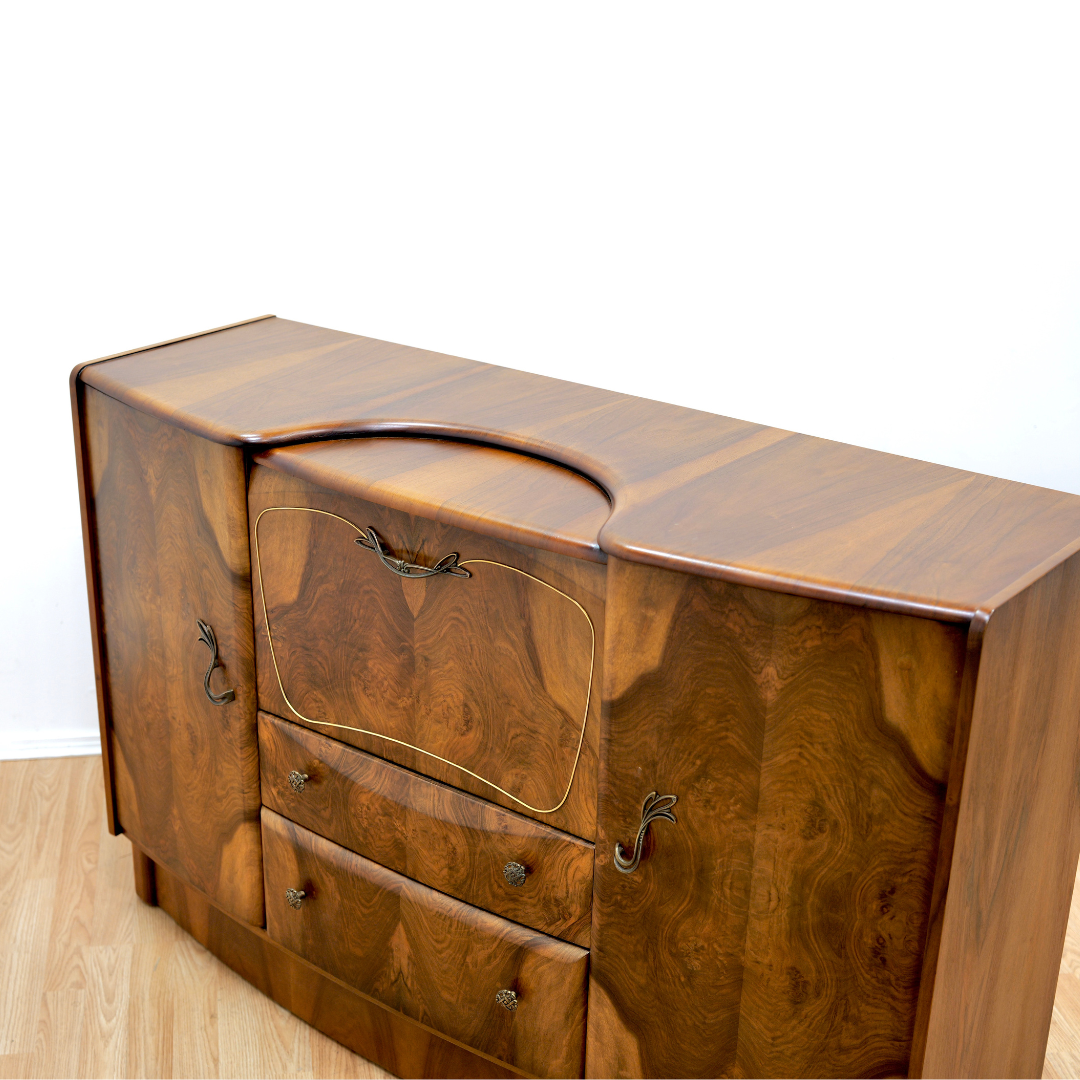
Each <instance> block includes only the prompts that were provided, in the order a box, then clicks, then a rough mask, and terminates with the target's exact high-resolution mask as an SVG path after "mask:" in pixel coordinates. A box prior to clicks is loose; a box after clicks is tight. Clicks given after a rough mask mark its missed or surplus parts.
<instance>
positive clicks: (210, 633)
mask: <svg viewBox="0 0 1080 1080" xmlns="http://www.w3.org/2000/svg"><path fill="white" fill-rule="evenodd" d="M195 625H196V626H197V627H198V628H199V640H200V641H201V642H202V643H203V644H204V645H205V646H206V647H207V648H208V649H209V650H210V666H209V667H208V668H207V669H206V674H205V675H204V676H203V689H204V690H205V691H206V696H207V697H208V698H209V699H210V700H211V701H212V702H213V703H214V704H215V705H228V703H229V702H230V701H235V700H236V692H235V691H233V690H226V691H225V692H224V693H222V694H215V693H214V691H213V690H211V689H210V676H211V675H212V674H213V671H214V668H216V667H224V666H225V665H224V664H223V663H222V662H221V661H220V660H219V659H218V654H217V638H216V637H215V636H214V630H213V627H211V626H210V624H209V623H204V622H203V621H202V619H196V620H195Z"/></svg>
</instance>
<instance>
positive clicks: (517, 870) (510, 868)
mask: <svg viewBox="0 0 1080 1080" xmlns="http://www.w3.org/2000/svg"><path fill="white" fill-rule="evenodd" d="M528 872H529V871H528V870H526V869H525V867H524V866H522V865H521V863H519V862H508V863H507V864H506V865H505V866H504V867H503V877H504V878H506V881H507V883H508V884H510V885H513V886H514V887H515V888H519V887H520V886H522V885H524V884H525V875H526V874H527V873H528Z"/></svg>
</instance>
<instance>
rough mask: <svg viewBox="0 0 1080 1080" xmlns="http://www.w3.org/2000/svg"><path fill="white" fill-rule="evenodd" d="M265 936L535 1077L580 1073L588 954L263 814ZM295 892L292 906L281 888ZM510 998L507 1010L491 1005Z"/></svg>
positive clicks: (351, 983) (583, 1042)
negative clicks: (513, 997)
mask: <svg viewBox="0 0 1080 1080" xmlns="http://www.w3.org/2000/svg"><path fill="white" fill-rule="evenodd" d="M262 819H263V842H264V844H265V855H266V888H267V904H266V911H267V932H268V933H269V934H270V936H271V938H273V939H274V940H275V941H278V942H280V943H281V944H282V945H284V946H285V947H286V948H288V949H290V950H291V951H293V952H295V953H298V954H299V955H300V956H303V957H304V958H305V959H307V960H310V961H311V962H312V963H314V964H316V965H317V966H318V967H320V968H322V969H323V970H324V971H328V972H330V973H331V974H332V975H336V976H337V977H338V978H340V979H343V980H344V981H345V982H347V983H349V984H350V985H352V986H355V987H356V988H357V989H359V990H362V991H363V992H364V993H366V994H370V995H371V996H373V997H375V998H377V999H378V1000H380V1001H382V1002H383V1003H384V1004H386V1005H390V1006H392V1007H394V1008H397V1009H400V1010H401V1011H402V1012H403V1013H404V1014H405V1015H406V1016H408V1017H411V1018H412V1019H414V1020H418V1021H420V1022H422V1023H425V1024H428V1025H430V1026H431V1027H433V1028H434V1029H435V1030H436V1031H441V1032H444V1033H445V1034H447V1035H449V1036H450V1037H451V1038H454V1039H457V1040H459V1041H461V1042H463V1043H464V1044H465V1045H467V1046H472V1047H476V1048H477V1049H478V1050H482V1051H483V1052H484V1053H487V1054H491V1055H493V1056H494V1057H496V1058H499V1059H500V1060H503V1061H506V1062H508V1063H509V1064H510V1065H513V1066H515V1067H517V1068H518V1069H521V1070H523V1071H525V1072H529V1073H533V1074H535V1075H538V1076H580V1075H581V1066H582V1057H583V1054H584V1048H585V1047H584V1044H585V996H586V976H587V972H588V964H589V954H588V953H587V952H586V951H585V950H584V949H579V948H577V947H576V946H574V945H569V944H567V943H566V942H564V941H557V940H556V939H555V938H550V937H547V936H546V935H544V934H540V933H537V932H536V931H533V930H527V929H525V927H522V926H518V925H517V924H516V923H512V922H509V921H508V920H506V919H500V918H499V917H498V916H497V915H491V914H489V913H488V912H486V911H479V910H478V909H476V908H473V907H470V906H469V905H467V904H463V903H461V902H460V901H458V900H453V899H451V898H450V897H448V896H444V895H443V894H442V893H439V892H436V891H435V890H434V889H429V888H427V887H426V886H424V885H419V884H417V883H416V882H415V881H411V880H410V879H409V878H406V877H402V876H401V875H400V874H395V873H393V872H392V871H390V870H387V869H385V868H384V867H381V866H379V865H378V864H377V863H373V862H371V861H370V860H368V859H364V858H361V857H360V856H359V855H354V854H353V853H352V852H350V851H346V850H345V848H342V847H339V846H338V845H337V844H332V843H331V842H330V841H329V840H323V839H322V838H321V837H318V836H316V835H315V834H314V833H311V832H308V831H307V830H306V829H303V828H301V827H300V826H299V825H294V824H292V823H291V822H289V821H287V820H286V819H285V818H282V817H279V816H278V815H277V814H275V813H274V812H273V811H271V810H266V809H264V810H263V814H262ZM288 888H293V889H296V890H303V891H304V893H305V894H306V895H305V896H304V898H303V899H302V901H301V906H300V908H299V909H294V908H293V907H291V906H290V905H289V904H288V903H287V902H286V897H285V892H286V889H288ZM500 990H510V991H513V992H514V993H516V994H517V997H518V1005H517V1008H516V1009H515V1010H513V1011H511V1010H509V1009H505V1008H503V1006H502V1005H500V1004H498V1002H497V1001H496V994H497V993H498V992H499V991H500Z"/></svg>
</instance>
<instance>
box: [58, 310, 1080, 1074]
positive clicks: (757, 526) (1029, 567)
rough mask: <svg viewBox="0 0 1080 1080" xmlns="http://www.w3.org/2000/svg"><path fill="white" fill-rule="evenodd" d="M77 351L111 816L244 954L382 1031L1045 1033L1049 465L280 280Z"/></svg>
mask: <svg viewBox="0 0 1080 1080" xmlns="http://www.w3.org/2000/svg"><path fill="white" fill-rule="evenodd" d="M672 374H673V376H677V374H678V369H677V358H674V359H673V366H672ZM71 385H72V402H73V409H74V418H75V428H76V445H77V451H78V460H79V476H80V484H81V491H82V498H83V513H84V519H83V525H84V531H85V537H86V565H87V577H88V581H89V592H90V604H91V611H92V619H91V623H92V628H93V635H94V650H95V660H96V666H97V677H98V699H99V702H100V710H101V731H102V740H103V747H104V761H105V778H106V787H107V791H106V797H107V800H108V806H109V814H110V822H111V825H112V828H113V829H114V830H115V831H117V832H120V831H123V832H125V833H126V834H127V835H128V836H129V837H130V838H131V841H132V844H133V845H134V849H135V876H136V888H137V890H138V891H139V895H140V896H142V898H143V899H144V900H146V901H147V902H150V903H155V902H156V903H157V904H159V905H160V906H161V907H162V908H164V909H165V910H166V911H167V912H168V913H169V915H171V916H172V917H173V918H174V919H175V920H176V921H177V922H178V923H179V924H180V925H181V926H183V927H184V928H185V929H187V930H188V931H189V932H190V933H191V934H193V935H194V936H195V937H196V938H197V939H198V940H199V941H200V942H202V943H203V944H204V945H205V946H206V947H207V948H208V949H210V950H211V951H212V952H214V953H215V954H216V955H217V956H219V957H220V958H221V959H222V960H223V961H224V962H225V963H226V964H229V965H230V966H231V967H233V968H234V969H235V970H237V971H238V972H240V973H241V974H242V975H243V976H244V977H245V978H246V979H248V980H250V981H251V982H252V983H254V984H255V985H256V986H258V987H260V988H261V989H262V990H263V991H265V993H267V994H269V995H270V996H272V997H273V998H274V999H275V1000H276V1001H278V1002H280V1003H281V1004H283V1005H284V1006H286V1007H287V1008H288V1009H291V1010H292V1011H293V1012H295V1013H296V1014H298V1015H299V1016H301V1017H303V1018H304V1019H305V1020H307V1021H309V1022H310V1023H312V1024H314V1025H315V1026H316V1027H318V1028H320V1029H321V1030H323V1031H325V1032H327V1033H328V1034H329V1035H331V1036H332V1037H333V1038H335V1039H338V1040H340V1041H341V1042H342V1043H344V1044H346V1045H348V1046H350V1047H352V1048H353V1049H355V1050H356V1051H357V1052H359V1053H361V1054H363V1055H365V1056H367V1057H368V1058H371V1059H373V1060H374V1061H376V1062H378V1063H379V1064H380V1065H382V1066H383V1067H385V1068H386V1069H388V1070H390V1071H392V1072H394V1073H397V1074H400V1075H424V1076H451V1075H461V1076H509V1075H515V1074H519V1073H524V1074H534V1075H540V1076H579V1075H582V1074H585V1075H590V1076H601V1077H602V1076H905V1075H911V1076H920V1075H921V1076H1038V1075H1040V1072H1041V1068H1042V1059H1043V1054H1044V1049H1045V1043H1046V1037H1047V1032H1048V1028H1049V1023H1050V1016H1051V1008H1052V1003H1053V999H1054V991H1055V986H1056V977H1057V969H1058V963H1059V959H1060V955H1061V950H1062V944H1063V939H1064V934H1065V927H1066V922H1067V915H1068V910H1069V902H1070V896H1071V892H1072V884H1073V875H1074V873H1075V870H1076V863H1077V853H1078V848H1080V829H1078V825H1080V818H1078V797H1077V796H1078V775H1080V759H1078V747H1080V554H1078V552H1080V498H1077V497H1075V496H1072V495H1066V494H1062V493H1060V492H1054V491H1048V490H1044V489H1041V488H1035V487H1029V486H1026V485H1023V484H1018V483H1012V482H1008V481H1004V480H997V479H992V478H990V477H986V476H979V475H975V474H972V473H967V472H961V471H958V470H956V469H948V468H943V467H941V466H937V465H931V464H927V463H925V462H920V461H913V460H909V459H906V458H900V457H894V456H891V455H887V454H881V453H876V452H872V451H868V450H861V449H858V448H855V447H851V446H845V445H840V444H837V443H832V442H828V441H825V440H822V439H816V438H809V437H807V436H804V435H798V434H795V433H792V432H788V431H780V430H776V429H773V428H768V427H763V426H760V425H757V424H751V423H744V422H742V421H738V420H732V419H728V418H724V417H720V416H714V415H710V414H707V413H703V412H696V411H693V410H690V409H685V408H678V407H675V406H671V405H662V404H659V403H656V402H652V401H646V400H642V399H639V398H632V397H627V396H624V395H620V394H615V393H611V392H608V391H603V390H597V389H593V388H589V387H585V386H578V385H574V384H572V383H566V382H560V381H557V380H554V379H549V378H543V377H540V376H536V375H528V374H524V373H522V372H518V371H512V370H508V369H505V368H500V367H494V366H491V365H487V364H479V363H473V362H470V361H467V360H462V359H459V358H456V357H452V356H445V355H441V354H437V353H432V352H426V351H422V350H419V349H412V348H406V347H403V346H400V345H394V344H389V343H387V342H383V341H376V340H372V339H369V338H364V337H357V336H354V335H351V334H345V333H339V332H336V331H332V330H325V329H320V328H318V327H314V326H307V325H303V324H300V323H295V322H289V321H286V320H283V319H277V318H273V317H266V318H263V319H256V320H251V321H248V322H245V323H240V324H236V325H234V326H230V327H225V328H222V329H218V330H215V331H211V332H208V333H205V334H199V335H195V336H192V337H190V338H185V339H181V340H177V341H173V342H167V343H165V344H162V345H158V346H153V347H150V348H147V349H142V350H138V351H136V352H133V353H129V354H124V355H120V356H116V357H109V358H106V359H104V360H101V361H97V362H94V363H92V364H87V365H82V366H80V367H78V368H77V369H76V370H75V372H74V373H73V375H72V381H71ZM866 407H867V408H875V407H878V403H875V402H873V401H867V402H866ZM934 407H935V408H940V411H941V417H942V423H964V424H965V425H967V427H968V429H969V430H970V437H971V438H972V439H978V438H980V422H979V418H978V417H967V418H964V415H963V403H962V402H954V403H951V404H950V405H949V406H948V407H946V406H945V405H944V404H941V405H937V406H934Z"/></svg>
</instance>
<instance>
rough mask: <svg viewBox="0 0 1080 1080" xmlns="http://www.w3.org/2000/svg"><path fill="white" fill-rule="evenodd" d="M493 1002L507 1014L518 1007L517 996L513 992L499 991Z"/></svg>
mask: <svg viewBox="0 0 1080 1080" xmlns="http://www.w3.org/2000/svg"><path fill="white" fill-rule="evenodd" d="M495 1000H496V1002H497V1003H498V1004H500V1005H501V1006H502V1007H503V1008H504V1009H506V1010H507V1011H508V1012H513V1011H514V1010H515V1009H516V1008H517V1007H518V996H517V994H515V993H514V991H513V990H500V991H499V992H498V993H497V994H496V995H495Z"/></svg>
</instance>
